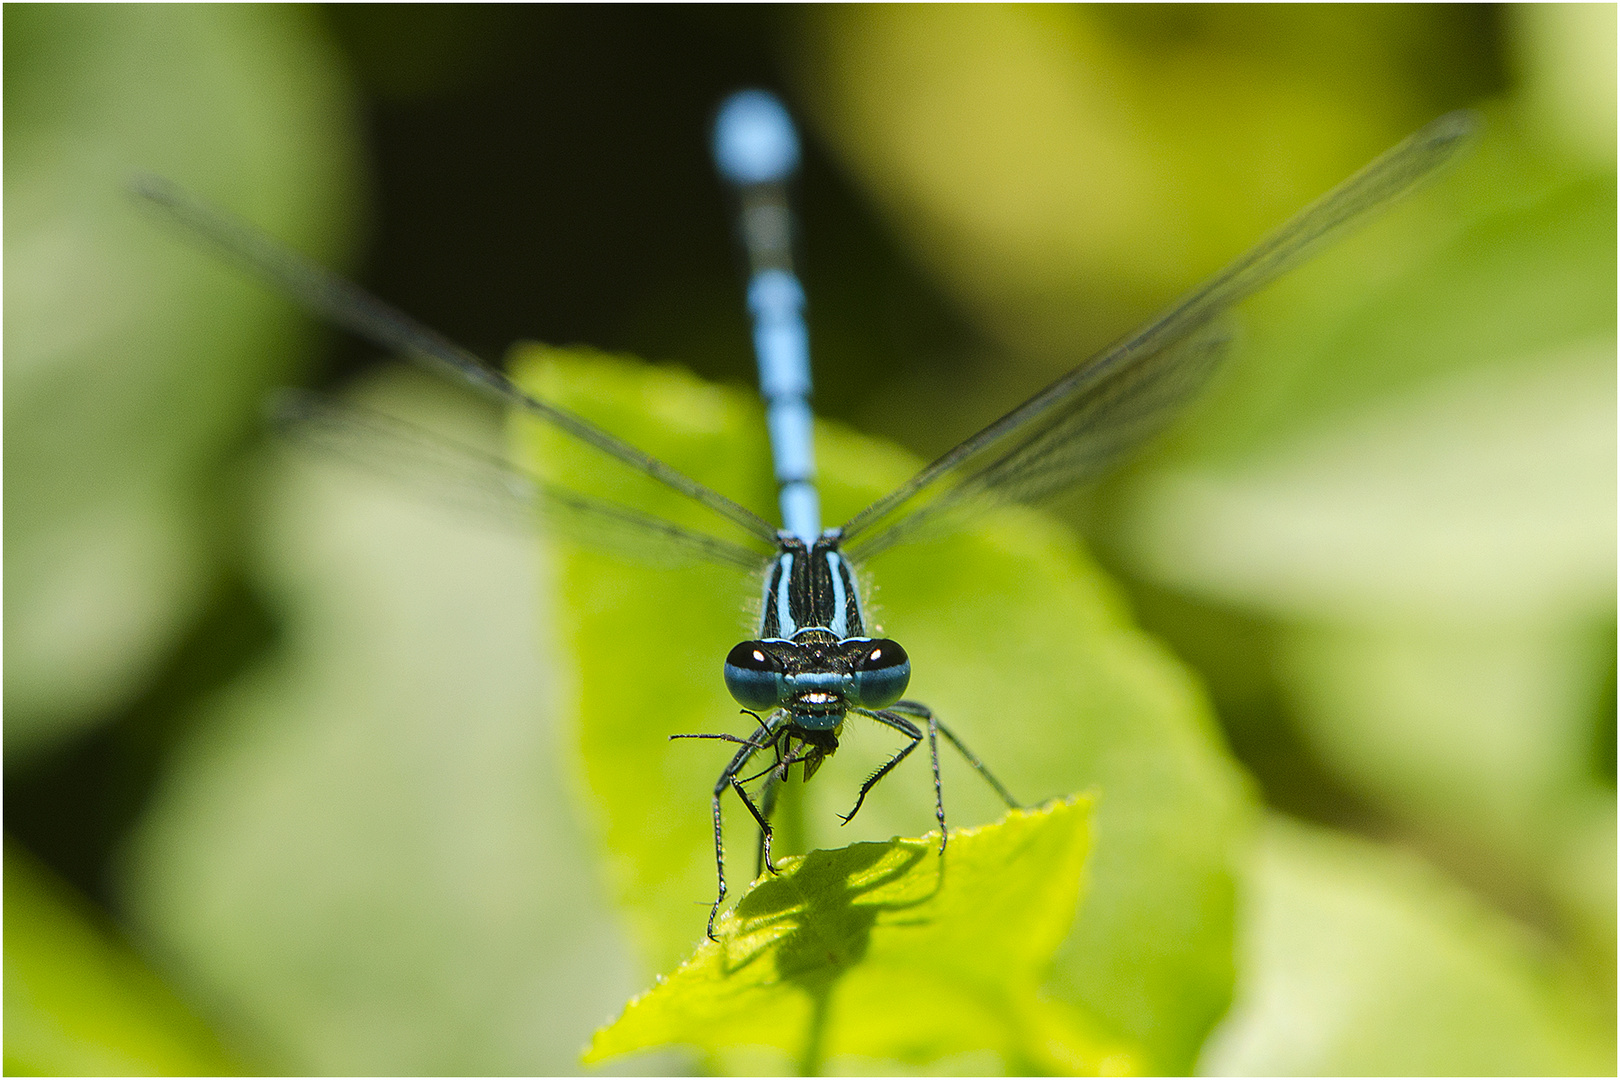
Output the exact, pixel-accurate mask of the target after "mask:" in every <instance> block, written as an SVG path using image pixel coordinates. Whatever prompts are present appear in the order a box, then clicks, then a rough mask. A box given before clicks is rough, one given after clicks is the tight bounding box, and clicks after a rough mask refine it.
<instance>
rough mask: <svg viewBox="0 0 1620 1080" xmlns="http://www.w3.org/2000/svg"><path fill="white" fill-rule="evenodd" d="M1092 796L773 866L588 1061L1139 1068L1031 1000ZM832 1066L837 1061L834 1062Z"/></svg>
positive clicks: (1054, 934)
mask: <svg viewBox="0 0 1620 1080" xmlns="http://www.w3.org/2000/svg"><path fill="white" fill-rule="evenodd" d="M1091 811H1092V800H1090V799H1088V798H1083V797H1078V798H1071V799H1067V800H1063V801H1061V802H1058V803H1055V804H1052V805H1050V806H1047V807H1044V808H1042V809H1040V810H1033V811H1027V810H1026V811H1014V812H1012V813H1010V814H1009V815H1008V816H1007V817H1006V818H1005V819H1004V820H1002V821H1001V822H999V823H997V824H995V825H986V826H981V827H979V828H974V829H964V830H959V831H953V832H952V834H951V842H950V846H949V848H948V850H947V851H946V853H945V856H944V861H943V863H942V862H941V861H940V859H939V857H938V856H937V851H938V848H937V843H938V834H937V833H935V834H932V835H931V836H929V837H924V838H922V839H920V840H892V841H890V842H889V843H887V844H870V843H868V844H852V845H850V846H849V847H846V848H840V849H838V850H836V851H816V852H812V853H811V854H809V855H807V856H804V857H802V858H794V859H789V860H783V863H782V865H781V867H780V869H781V873H780V874H779V875H777V876H775V877H766V878H764V879H762V880H761V881H760V882H758V883H757V884H756V885H755V886H754V888H753V890H752V891H750V892H749V893H748V895H746V896H745V897H743V899H742V901H741V902H740V903H739V904H738V906H737V908H736V911H735V912H733V913H728V914H727V915H726V916H725V917H724V918H723V919H722V920H721V922H720V923H719V924H718V926H717V930H718V935H719V940H718V941H714V942H706V943H705V944H704V945H702V946H701V947H699V949H698V951H697V953H696V954H694V955H693V956H692V958H691V959H689V960H688V961H687V962H686V963H684V964H682V965H681V967H680V968H679V969H678V970H677V971H676V972H675V973H674V974H672V975H671V976H670V977H669V978H668V979H665V980H664V981H662V982H660V983H659V984H658V985H657V986H656V987H654V988H653V989H652V990H650V991H648V992H647V993H646V994H643V995H642V996H641V997H639V998H637V999H635V1000H634V1001H632V1002H631V1003H630V1005H629V1006H628V1007H627V1008H626V1009H625V1012H624V1015H623V1016H622V1017H620V1018H619V1020H618V1021H617V1022H616V1023H614V1024H612V1025H611V1026H609V1027H607V1028H604V1029H603V1030H602V1031H600V1032H598V1033H597V1035H596V1038H595V1039H594V1040H593V1041H592V1043H591V1047H590V1049H589V1050H588V1051H587V1053H586V1056H585V1060H586V1063H587V1064H596V1063H599V1062H601V1061H604V1060H606V1059H608V1058H611V1057H614V1056H617V1055H619V1054H624V1053H628V1052H631V1051H635V1050H642V1049H646V1048H649V1047H654V1046H660V1045H663V1044H666V1043H685V1044H688V1045H692V1046H695V1047H697V1048H699V1049H702V1050H706V1051H711V1052H718V1051H728V1050H731V1049H732V1048H734V1047H740V1046H741V1047H746V1046H766V1047H772V1048H774V1049H776V1050H779V1051H781V1052H783V1053H784V1054H787V1055H790V1056H791V1058H792V1059H793V1061H794V1062H796V1064H797V1067H798V1069H799V1070H800V1071H801V1072H804V1073H816V1072H820V1071H823V1070H824V1069H825V1068H826V1067H827V1066H828V1065H829V1064H831V1065H832V1067H833V1071H849V1069H850V1068H854V1069H859V1068H860V1067H861V1063H860V1061H859V1059H873V1058H877V1059H883V1058H887V1059H893V1060H898V1061H901V1062H904V1063H906V1064H908V1065H927V1064H929V1063H932V1062H935V1061H937V1060H938V1059H940V1058H944V1057H949V1056H952V1055H962V1054H968V1053H971V1052H973V1051H978V1050H983V1049H984V1048H987V1047H988V1048H992V1049H993V1050H994V1051H995V1052H996V1054H997V1056H998V1057H999V1059H1000V1060H999V1062H998V1065H999V1067H1001V1068H1003V1069H1005V1070H1006V1071H1008V1072H1012V1073H1027V1072H1032V1071H1037V1072H1047V1073H1054V1072H1055V1073H1096V1072H1098V1071H1099V1070H1101V1071H1104V1072H1109V1073H1116V1074H1117V1073H1120V1072H1128V1071H1134V1069H1136V1068H1139V1067H1140V1062H1138V1061H1135V1060H1134V1059H1133V1058H1132V1057H1131V1056H1130V1055H1129V1053H1128V1052H1123V1051H1122V1050H1121V1049H1120V1048H1119V1047H1117V1046H1110V1045H1108V1044H1107V1043H1105V1042H1100V1041H1099V1040H1098V1039H1097V1038H1096V1036H1095V1034H1093V1033H1092V1032H1089V1031H1086V1030H1084V1028H1083V1027H1079V1026H1076V1025H1075V1024H1074V1023H1073V1018H1072V1017H1071V1016H1070V1015H1068V1014H1066V1013H1065V1012H1064V1011H1063V1010H1061V1009H1060V1008H1056V1007H1054V1006H1053V1004H1052V1003H1051V1002H1047V1001H1044V1000H1042V998H1041V996H1040V993H1039V988H1040V983H1041V979H1042V977H1043V975H1044V974H1045V969H1046V968H1047V967H1048V966H1049V964H1050V958H1051V955H1052V952H1053V951H1054V950H1055V949H1056V948H1057V946H1058V945H1059V944H1060V943H1061V942H1062V940H1063V937H1064V935H1065V934H1066V933H1067V932H1068V928H1069V923H1070V922H1071V921H1072V919H1073V918H1074V910H1075V902H1076V900H1077V899H1078V897H1079V894H1080V888H1081V873H1082V870H1083V868H1084V866H1085V861H1086V854H1087V851H1088V850H1089V848H1090V836H1089V825H1090V821H1091ZM849 1058H854V1059H857V1060H856V1061H853V1062H852V1061H847V1060H846V1061H843V1062H842V1063H841V1064H842V1065H843V1066H845V1068H842V1069H841V1068H839V1065H840V1062H839V1061H838V1060H837V1059H849Z"/></svg>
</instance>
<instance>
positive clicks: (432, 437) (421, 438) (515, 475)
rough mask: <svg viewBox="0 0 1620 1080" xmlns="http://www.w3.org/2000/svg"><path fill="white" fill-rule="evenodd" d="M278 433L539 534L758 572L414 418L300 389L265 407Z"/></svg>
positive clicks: (749, 560) (734, 548)
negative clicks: (409, 419) (536, 529)
mask: <svg viewBox="0 0 1620 1080" xmlns="http://www.w3.org/2000/svg"><path fill="white" fill-rule="evenodd" d="M271 416H272V420H273V422H274V423H275V425H276V428H277V429H278V431H280V432H281V434H282V435H283V437H284V438H286V439H288V440H289V441H291V442H293V443H296V444H298V445H301V446H305V447H311V448H314V449H316V450H318V451H320V452H322V453H325V454H330V455H333V456H336V457H339V458H342V459H343V460H345V461H347V462H350V463H352V464H355V465H359V466H361V467H362V468H365V469H367V470H368V471H371V472H375V473H378V474H380V475H383V476H386V477H388V478H389V479H392V480H397V481H400V482H401V483H402V484H404V485H406V486H408V487H410V488H413V489H415V490H417V491H420V492H423V493H425V494H426V495H427V496H428V497H429V498H431V499H433V500H434V501H437V502H441V503H445V504H448V505H451V506H454V507H456V508H457V509H458V510H470V511H473V512H474V513H477V514H480V515H482V516H484V517H487V518H493V519H495V520H497V521H499V522H501V523H503V524H507V525H515V526H521V527H524V528H533V527H534V526H535V525H536V524H537V523H539V524H540V525H542V527H543V528H545V529H546V530H547V531H550V532H554V533H556V534H558V535H561V536H563V537H565V538H567V539H569V540H573V541H576V542H579V543H583V544H587V545H589V546H590V547H593V548H595V549H597V550H601V551H607V552H609V553H611V554H614V555H618V556H621V557H624V558H629V559H634V560H636V561H639V562H649V563H653V564H656V565H670V564H679V563H684V562H692V561H701V562H709V563H716V564H719V565H722V566H728V567H734V568H737V569H740V570H746V571H750V572H752V571H756V570H758V569H759V568H760V567H761V566H762V565H763V564H764V563H765V561H766V560H767V559H769V558H770V554H771V550H774V549H770V550H765V549H761V550H755V549H751V548H748V547H745V546H743V545H741V544H734V543H731V542H730V541H727V540H722V539H720V538H719V537H715V536H710V535H708V534H707V533H702V532H698V531H696V530H694V529H688V528H686V527H685V526H682V525H677V524H675V523H674V522H671V521H666V520H664V519H663V518H660V517H657V516H655V515H652V514H648V513H644V512H642V511H639V510H634V509H632V508H630V507H627V506H621V505H619V504H618V503H613V502H609V501H607V500H605V499H597V498H592V497H591V496H588V495H584V494H581V493H580V492H577V491H573V490H570V489H568V488H565V487H561V486H559V485H556V484H551V483H547V482H546V481H545V480H542V479H540V478H539V477H537V476H534V475H532V474H530V473H528V472H525V471H524V470H522V469H519V468H517V467H515V466H513V465H512V464H510V463H509V462H507V461H504V460H502V459H501V458H499V457H497V456H495V455H493V454H488V453H483V452H480V451H478V450H475V449H473V448H471V447H468V446H466V445H464V444H462V443H459V442H456V441H454V440H452V439H449V438H446V437H444V436H442V435H438V434H435V433H433V432H430V431H428V430H427V429H425V428H422V427H418V426H417V425H415V424H412V423H409V422H407V421H404V420H400V419H398V418H397V417H392V416H388V415H387V414H385V413H380V412H376V411H374V410H371V409H367V408H363V407H361V406H358V405H353V404H349V403H346V402H341V401H337V400H334V399H332V398H328V397H325V396H323V395H320V394H315V393H311V392H309V391H305V390H286V391H283V392H282V393H280V394H278V395H277V396H276V398H275V399H274V401H273V402H272V404H271Z"/></svg>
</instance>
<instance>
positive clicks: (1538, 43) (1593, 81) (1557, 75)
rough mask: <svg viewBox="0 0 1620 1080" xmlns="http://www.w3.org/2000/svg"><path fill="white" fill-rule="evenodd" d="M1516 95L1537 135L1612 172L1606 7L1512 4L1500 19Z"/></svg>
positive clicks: (1610, 37)
mask: <svg viewBox="0 0 1620 1080" xmlns="http://www.w3.org/2000/svg"><path fill="white" fill-rule="evenodd" d="M1505 14H1506V15H1507V17H1508V19H1509V25H1510V26H1511V27H1512V28H1513V30H1514V33H1512V34H1511V35H1510V36H1509V41H1511V42H1512V44H1513V45H1514V47H1515V53H1516V55H1515V57H1514V59H1515V60H1516V61H1517V66H1518V68H1519V77H1520V80H1521V83H1522V93H1523V95H1524V98H1525V100H1526V104H1527V105H1528V107H1529V109H1530V111H1531V112H1532V113H1533V114H1534V116H1535V118H1536V121H1537V122H1536V123H1535V124H1534V128H1535V130H1536V131H1537V132H1538V134H1541V135H1543V136H1544V137H1549V141H1552V142H1554V143H1556V144H1559V145H1561V146H1562V147H1563V148H1564V149H1566V150H1568V151H1573V153H1574V154H1576V155H1577V156H1579V157H1582V158H1585V159H1587V160H1589V161H1591V162H1592V163H1593V164H1596V165H1600V166H1602V165H1607V166H1608V167H1609V168H1610V169H1611V170H1612V169H1613V168H1614V165H1615V50H1614V49H1613V47H1612V46H1613V44H1614V40H1615V8H1614V5H1613V4H1518V5H1515V6H1513V7H1511V8H1508V9H1507V10H1506V12H1505Z"/></svg>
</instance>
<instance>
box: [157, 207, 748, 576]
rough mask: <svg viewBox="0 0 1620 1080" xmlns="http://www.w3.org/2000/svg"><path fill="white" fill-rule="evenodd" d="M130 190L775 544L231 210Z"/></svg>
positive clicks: (362, 325) (316, 298) (294, 287)
mask: <svg viewBox="0 0 1620 1080" xmlns="http://www.w3.org/2000/svg"><path fill="white" fill-rule="evenodd" d="M131 190H132V191H133V192H134V193H135V194H136V195H137V196H139V197H140V198H142V199H144V200H145V201H146V202H147V203H148V204H149V205H151V206H153V207H155V208H157V209H158V210H160V211H162V212H163V213H164V214H165V215H166V216H167V217H168V218H169V219H170V220H171V221H174V222H177V223H178V224H180V225H181V226H183V227H184V228H186V229H187V230H188V231H189V232H191V233H192V234H194V235H196V236H198V237H201V238H202V239H203V240H206V241H207V242H208V243H209V244H211V245H212V246H213V247H215V248H216V249H218V250H220V251H222V252H223V253H224V254H225V255H227V256H229V257H230V258H231V259H233V260H234V261H236V262H238V263H241V264H243V265H244V266H246V267H247V268H248V269H250V270H252V271H253V272H255V273H257V274H258V275H259V276H261V277H263V278H265V279H267V280H268V281H269V282H270V283H271V284H273V285H275V286H276V287H277V288H279V289H281V290H282V291H283V292H285V293H287V294H288V295H289V296H291V297H292V298H293V299H295V300H297V301H298V302H299V303H300V304H302V305H303V306H304V307H306V308H308V309H309V310H310V311H312V312H314V313H316V314H318V315H321V316H322V317H324V318H326V319H328V320H330V321H331V322H333V323H335V324H336V325H338V326H341V327H343V328H344V329H346V330H348V331H350V332H352V333H355V334H358V335H359V336H361V337H363V338H366V339H368V340H370V341H372V342H374V343H376V344H377V345H380V346H382V347H383V348H385V349H389V350H392V351H396V352H399V353H401V354H403V355H405V356H408V357H410V358H411V359H412V360H414V361H416V362H417V363H419V364H421V365H422V366H424V367H426V368H428V369H430V370H433V371H435V372H438V373H440V374H449V375H451V376H452V377H454V378H456V379H459V380H460V381H462V382H465V383H467V384H468V385H470V386H472V387H474V388H475V389H477V390H479V391H481V392H483V393H485V394H488V395H489V396H491V397H493V398H495V399H496V400H497V401H500V402H501V403H503V404H505V405H508V406H510V407H512V408H516V409H521V410H523V411H524V412H527V413H529V414H531V415H533V416H536V417H539V418H540V419H541V420H543V421H545V422H546V423H548V424H551V425H553V426H554V427H556V428H558V429H560V430H562V431H564V432H567V433H568V434H569V435H571V436H573V437H574V438H575V439H578V440H579V441H580V442H582V443H585V444H586V445H588V446H592V447H595V448H596V449H597V450H600V451H601V452H602V453H604V454H606V455H607V456H608V457H610V458H613V459H614V460H616V461H618V462H620V463H622V464H623V465H625V466H628V467H629V468H631V469H634V470H636V471H637V472H640V473H644V474H646V475H647V476H650V477H652V478H653V479H654V480H657V481H658V482H660V483H662V484H665V485H667V486H669V487H671V488H674V489H675V490H676V491H679V492H680V493H681V494H683V495H685V496H687V497H688V498H690V499H692V500H693V501H694V502H697V503H700V504H702V505H703V506H706V507H708V508H709V509H710V510H712V511H714V512H715V513H716V514H718V515H720V516H721V517H722V518H724V519H726V520H727V521H729V522H731V523H732V524H733V525H735V526H737V527H738V528H740V529H742V530H743V531H744V532H745V533H748V534H749V535H751V536H753V537H755V538H757V539H759V540H762V541H764V542H765V543H767V544H774V543H775V539H776V528H775V527H774V526H773V525H771V523H770V522H768V521H766V520H765V519H764V518H762V517H760V516H759V515H757V514H755V513H754V512H753V511H751V510H748V509H747V508H745V507H743V506H739V505H738V504H737V503H735V502H733V501H732V500H730V499H728V498H726V497H725V496H724V495H721V494H720V493H719V492H717V491H714V490H712V489H710V488H708V487H706V486H704V485H703V484H700V483H698V482H697V481H696V480H693V479H692V478H691V477H689V476H687V475H685V474H684V473H682V472H680V471H679V470H677V469H675V468H673V467H671V466H669V465H666V464H664V463H663V462H662V461H659V460H658V459H657V458H655V457H652V456H651V455H650V454H645V453H643V452H641V451H640V450H637V449H636V448H635V447H634V446H631V445H630V444H629V443H627V442H625V441H624V440H622V439H619V438H617V437H616V436H614V435H610V434H609V433H608V432H606V431H603V430H602V429H601V428H599V427H597V426H596V425H595V424H592V423H591V422H590V421H588V420H586V419H584V418H583V417H579V416H575V415H574V414H573V413H571V412H569V411H567V410H566V409H562V408H559V407H558V406H555V405H551V404H548V403H546V402H544V401H540V400H539V399H537V398H535V397H533V396H531V395H529V394H527V393H525V392H524V391H523V390H522V389H521V388H520V387H518V386H517V385H516V384H515V383H513V382H512V380H511V379H509V378H507V377H506V375H505V374H503V373H502V372H501V371H500V370H499V369H498V368H495V367H494V366H492V365H490V364H488V363H485V362H484V361H483V360H481V359H480V358H479V357H477V356H475V355H474V354H473V353H471V352H469V351H467V350H466V349H463V348H462V347H461V346H459V345H457V344H455V343H454V342H452V341H450V340H449V339H448V338H445V337H443V336H441V335H440V334H438V333H436V332H435V331H433V330H430V329H428V328H427V327H425V326H423V325H422V324H420V323H418V322H416V321H415V320H414V319H412V318H411V317H410V316H408V315H406V314H404V313H403V312H400V311H397V310H395V309H394V308H391V307H389V306H388V305H387V304H385V303H383V302H382V301H381V300H378V299H377V298H376V297H374V296H372V295H371V294H370V293H367V292H366V291H365V290H363V289H361V288H360V287H359V286H357V285H354V284H353V283H351V282H348V281H345V280H343V279H342V278H340V277H338V276H337V275H335V274H333V273H331V272H330V271H328V270H327V269H325V268H324V267H322V266H319V265H317V264H315V263H313V262H311V261H309V260H308V259H305V258H304V257H303V256H301V255H298V254H296V253H294V252H292V251H289V250H288V249H287V248H285V247H283V246H282V245H281V244H278V243H277V242H276V241H274V240H272V239H270V238H269V237H268V236H266V235H264V234H263V233H261V232H259V231H258V230H257V229H254V228H253V227H251V226H249V225H247V224H245V223H243V222H241V221H238V220H236V219H235V218H232V217H230V216H228V215H226V214H224V213H222V212H220V211H219V210H216V209H215V208H213V207H212V206H209V205H208V204H207V203H205V202H203V201H202V200H200V199H197V198H195V197H194V196H192V195H190V194H189V193H187V192H186V191H184V190H183V189H181V188H180V187H178V186H177V185H175V184H173V183H170V182H169V181H167V180H164V179H162V178H161V177H156V176H142V177H138V178H136V179H135V180H134V181H133V182H132V184H131Z"/></svg>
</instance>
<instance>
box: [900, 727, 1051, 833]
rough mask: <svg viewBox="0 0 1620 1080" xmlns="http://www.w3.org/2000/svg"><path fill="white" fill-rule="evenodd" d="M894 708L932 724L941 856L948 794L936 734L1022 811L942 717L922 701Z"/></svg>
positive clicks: (931, 745)
mask: <svg viewBox="0 0 1620 1080" xmlns="http://www.w3.org/2000/svg"><path fill="white" fill-rule="evenodd" d="M890 708H891V709H892V710H893V711H895V712H900V713H906V714H907V715H910V716H915V717H917V718H918V719H919V720H926V721H928V749H929V750H930V751H931V752H932V754H933V758H934V816H935V818H937V819H938V820H939V850H940V854H944V852H945V841H946V838H947V836H948V834H947V832H946V831H945V795H944V791H943V790H942V788H941V785H940V779H939V741H938V739H936V738H935V735H934V733H935V731H938V732H940V733H941V734H943V735H944V736H945V737H946V738H947V739H949V740H950V741H951V745H952V746H954V747H956V750H957V753H959V754H961V755H962V757H963V758H964V759H966V761H967V763H968V764H969V765H971V766H973V768H974V770H975V771H976V772H977V773H978V774H979V775H980V776H982V777H984V779H985V782H986V783H988V784H989V785H990V786H991V787H992V788H994V789H995V791H996V794H997V795H1000V796H1001V799H1002V801H1003V802H1005V803H1006V804H1007V805H1008V806H1009V807H1011V808H1012V809H1014V810H1017V809H1019V803H1018V800H1017V799H1014V798H1013V797H1012V793H1011V792H1009V791H1008V790H1007V789H1006V788H1005V787H1004V786H1002V783H1001V781H1000V780H997V779H996V778H995V776H994V775H993V774H992V773H991V772H990V770H989V769H987V768H985V765H984V762H982V761H980V760H979V758H978V755H976V754H974V752H973V751H971V750H969V749H968V748H967V744H966V743H964V742H963V741H962V740H961V739H959V738H957V737H956V733H955V732H953V731H951V729H950V728H948V727H946V726H945V725H944V724H942V723H940V721H939V718H938V717H936V716H935V715H934V710H932V709H930V708H929V707H928V706H926V705H924V704H923V703H922V702H920V701H900V702H896V703H895V704H894V705H892V706H890Z"/></svg>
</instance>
